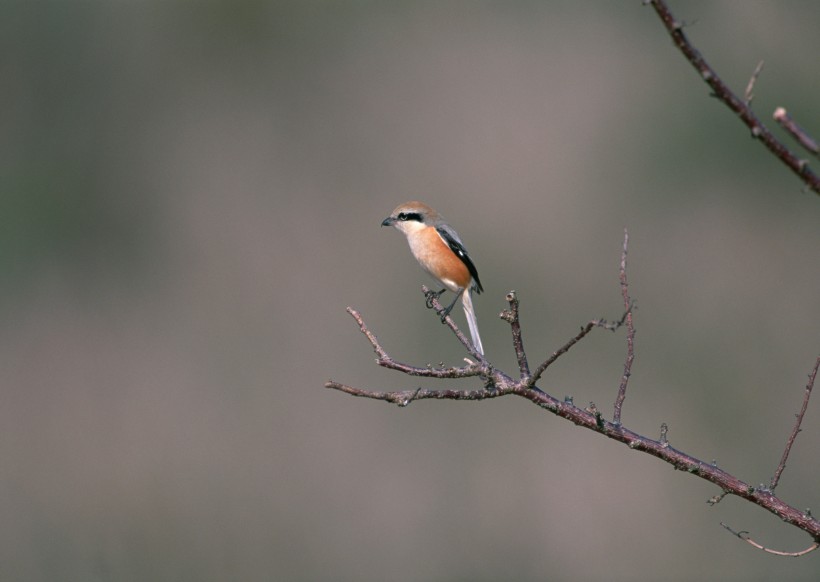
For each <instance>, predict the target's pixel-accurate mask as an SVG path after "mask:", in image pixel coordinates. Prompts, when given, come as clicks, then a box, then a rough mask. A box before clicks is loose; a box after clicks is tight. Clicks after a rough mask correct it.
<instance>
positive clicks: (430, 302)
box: [424, 289, 447, 322]
mask: <svg viewBox="0 0 820 582" xmlns="http://www.w3.org/2000/svg"><path fill="white" fill-rule="evenodd" d="M445 291H447V289H442V290H441V291H428V292H427V293H425V294H424V296H425V297H426V298H427V300H426V301H425V305H426V306H427V309H433V300H435V299H438V298H439V297H441V294H442V293H444V292H445ZM436 313H438V314H439V315H441V312H438V311H437V312H436ZM441 321H442V322H444V319H442V320H441Z"/></svg>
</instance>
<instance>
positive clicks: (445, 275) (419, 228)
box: [382, 200, 484, 356]
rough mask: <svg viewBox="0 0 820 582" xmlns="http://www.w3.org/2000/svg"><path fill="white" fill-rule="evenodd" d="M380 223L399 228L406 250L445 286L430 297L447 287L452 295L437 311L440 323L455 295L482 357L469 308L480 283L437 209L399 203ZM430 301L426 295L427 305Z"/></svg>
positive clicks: (475, 323) (471, 308) (459, 244)
mask: <svg viewBox="0 0 820 582" xmlns="http://www.w3.org/2000/svg"><path fill="white" fill-rule="evenodd" d="M382 226H393V227H395V228H396V229H397V230H399V231H401V232H402V233H403V234H404V235H405V236H406V237H407V242H408V244H409V245H410V250H411V251H412V253H413V256H414V257H415V258H416V260H417V261H418V263H419V265H421V267H422V268H423V269H424V270H425V271H427V273H429V274H430V275H431V276H432V277H433V279H435V280H436V281H437V282H438V283H440V284H441V285H443V286H444V287H445V289H442V290H441V291H438V292H431V296H435V297H436V298H438V297H439V296H440V295H441V294H442V293H444V292H445V291H447V290H450V291H452V292H453V293H455V294H456V296H455V298H454V299H453V301H452V303H450V305H448V306H447V307H446V308H445V309H444V310H443V311H441V312H440V313H439V315H441V321H442V323H444V321H445V320H446V318H447V316H448V315H449V314H450V311H452V309H453V306H454V305H455V304H456V302H457V301H458V299H459V297H460V298H461V304H462V306H463V307H464V315H466V316H467V325H468V326H469V327H470V336H471V337H472V339H473V346H474V347H475V349H476V351H477V352H478V353H479V354H480V355H482V356H483V355H484V347H483V346H482V345H481V336H479V334H478V320H477V319H476V315H475V310H474V309H473V297H472V296H473V291H475V292H476V293H481V292H482V291H483V290H484V288H483V287H482V286H481V281H480V280H479V278H478V271H477V270H476V267H475V264H474V263H473V260H472V259H471V258H470V255H469V253H467V249H466V248H464V243H462V242H461V238H459V236H458V233H456V231H455V229H453V227H452V226H450V225H449V224H447V222H446V221H445V220H444V217H443V216H441V215H440V214H439V213H438V212H436V211H435V210H433V209H432V208H430V207H429V206H427V205H426V204H424V203H423V202H418V201H415V200H414V201H411V202H405V203H404V204H399V205H398V206H397V207H396V208H395V210H393V212H391V213H390V216H388V217H387V218H385V219H384V220H383V221H382ZM430 300H431V298H430V297H428V306H429V305H430V303H429V302H430Z"/></svg>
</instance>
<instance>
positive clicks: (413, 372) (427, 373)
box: [347, 307, 485, 396]
mask: <svg viewBox="0 0 820 582" xmlns="http://www.w3.org/2000/svg"><path fill="white" fill-rule="evenodd" d="M347 312H348V313H349V314H350V315H351V317H353V319H355V320H356V323H358V324H359V329H360V330H361V332H362V333H363V334H364V335H365V337H367V341H369V342H370V345H371V346H373V351H374V352H376V354H377V355H378V356H379V357H378V358H377V359H376V363H377V364H378V365H379V366H382V367H384V368H388V369H390V370H398V371H399V372H404V373H405V374H407V375H408V376H423V377H426V378H439V379H448V378H449V379H456V378H470V377H473V376H480V375H481V374H482V372H483V371H484V369H485V367H484V366H480V365H478V364H476V363H474V362H468V363H467V365H466V366H462V367H460V368H444V367H438V368H434V367H433V366H431V365H429V364H428V365H427V366H425V367H423V368H422V367H419V366H410V365H408V364H402V363H401V362H397V361H396V360H394V359H393V358H391V357H390V356H389V355H388V353H387V352H386V351H385V349H384V348H383V347H382V346H381V344H379V340H377V339H376V336H375V335H374V334H373V332H371V331H370V330H369V329H368V328H367V325H366V324H365V322H364V319H362V316H361V314H360V313H359V312H358V311H356V310H355V309H353V308H352V307H348V308H347ZM451 323H452V322H451ZM452 327H453V328H455V331H456V335H458V334H459V333H461V332H460V331H459V330H458V328H457V327H455V324H452ZM462 339H464V340H465V341H466V338H463V336H462ZM462 343H464V342H462ZM356 396H362V394H356Z"/></svg>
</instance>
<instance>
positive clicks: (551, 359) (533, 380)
mask: <svg viewBox="0 0 820 582" xmlns="http://www.w3.org/2000/svg"><path fill="white" fill-rule="evenodd" d="M596 325H597V323H596V321H594V320H593V321H590V322H589V323H587V324H586V325H585V326H584V327H582V328H581V331H579V332H578V335H576V336H575V337H574V338H572V339H570V340H569V341H568V342H567V343H565V344H564V345H563V346H561V347H560V348H558V349H557V350H555V351H554V352H552V355H551V356H550V357H549V358H547V359H546V360H544V361H543V362H542V363H541V365H540V366H538V367H537V368H536V369H535V372H534V373H533V375H532V376H530V377H529V378H528V379H527V381H526V384H527V386H529V387H532V386H535V383H536V382H538V380H539V379H540V378H541V375H542V374H543V373H544V372H545V371H546V370H547V368H549V367H550V366H551V365H552V364H554V363H555V360H557V359H558V358H560V357H561V356H563V355H564V354H566V353H567V352H568V351H569V349H570V348H571V347H572V346H574V345H575V344H577V343H578V342H579V341H581V340H582V339H584V337H585V336H586V335H587V334H588V333H589V332H590V331H592V328H593V327H596Z"/></svg>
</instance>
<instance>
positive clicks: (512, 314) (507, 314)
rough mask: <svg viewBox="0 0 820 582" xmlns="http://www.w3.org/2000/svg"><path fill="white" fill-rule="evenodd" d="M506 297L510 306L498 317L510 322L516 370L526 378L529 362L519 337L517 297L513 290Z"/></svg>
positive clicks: (528, 371) (519, 325) (522, 341)
mask: <svg viewBox="0 0 820 582" xmlns="http://www.w3.org/2000/svg"><path fill="white" fill-rule="evenodd" d="M506 299H507V302H508V303H509V304H510V308H509V309H508V310H506V309H505V310H504V311H502V312H501V313H500V314H499V317H500V318H501V319H503V320H504V321H506V322H507V323H509V324H510V331H511V332H512V339H513V349H515V358H516V360H518V371H519V372H520V373H521V377H522V378H528V377H529V376H530V364H529V362H527V353H526V352H525V351H524V340H523V338H522V337H521V322H520V320H519V319H518V297H517V296H516V294H515V291H510V292H509V293H507V297H506Z"/></svg>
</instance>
